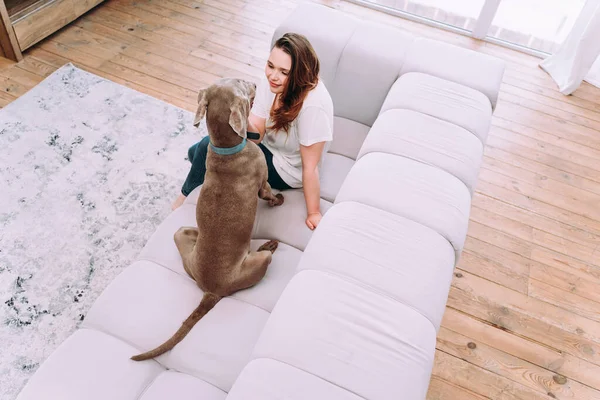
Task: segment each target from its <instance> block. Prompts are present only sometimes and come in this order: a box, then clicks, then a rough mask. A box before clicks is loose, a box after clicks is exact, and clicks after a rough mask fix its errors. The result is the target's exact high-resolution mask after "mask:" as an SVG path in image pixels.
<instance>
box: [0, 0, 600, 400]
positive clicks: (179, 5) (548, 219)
mask: <svg viewBox="0 0 600 400" xmlns="http://www.w3.org/2000/svg"><path fill="white" fill-rule="evenodd" d="M303 1H308V0H281V1H279V0H255V1H252V0H204V1H192V0H160V1H159V0H135V1H134V0H108V1H107V2H106V3H103V4H102V5H100V6H99V7H97V8H96V9H94V10H93V11H92V12H90V13H88V14H87V15H85V16H83V17H82V18H80V19H78V20H77V21H75V22H74V23H72V24H71V25H69V26H68V27H66V28H64V29H63V30H61V31H60V32H58V33H56V34H54V35H53V36H51V37H50V38H48V39H47V40H45V41H44V42H42V43H40V44H38V45H37V46H35V47H34V48H33V49H31V50H29V51H27V52H25V59H24V60H23V61H22V62H20V63H18V64H14V63H12V62H4V63H0V89H1V90H0V105H2V106H4V105H5V104H7V103H9V102H11V101H12V100H14V99H15V98H17V97H19V96H21V95H22V94H23V93H25V92H26V91H27V90H29V89H31V88H32V87H33V86H35V85H36V84H37V83H38V82H40V81H41V80H42V79H43V78H44V77H45V76H47V75H48V74H50V73H52V72H53V71H54V70H55V69H56V68H58V67H60V66H62V65H63V64H65V63H67V62H73V63H74V64H75V65H77V66H79V67H81V68H83V69H85V70H88V71H90V72H93V73H95V74H98V75H100V76H103V77H106V78H108V79H110V80H112V81H114V82H118V83H121V84H124V85H127V86H130V87H132V88H134V89H137V90H139V91H142V92H145V93H148V94H150V95H152V96H154V97H157V98H160V99H163V100H166V101H167V102H170V103H172V104H175V105H177V106H180V107H183V108H185V109H188V110H190V111H195V101H196V94H197V91H198V89H199V88H200V87H202V86H205V85H207V84H210V83H211V82H212V81H213V80H214V79H216V78H217V77H220V76H238V77H258V76H260V75H261V73H262V68H263V65H264V62H265V60H266V57H267V54H268V49H269V44H270V39H271V35H272V33H273V30H274V28H275V26H276V25H278V24H279V23H280V22H281V21H282V19H283V18H284V17H286V16H287V15H288V14H289V13H290V12H291V10H292V9H293V7H295V5H297V4H298V3H301V2H303ZM317 2H319V3H323V4H328V5H333V6H335V7H337V8H339V9H341V10H343V11H345V12H348V13H351V14H356V15H360V16H361V17H362V18H365V19H371V20H378V21H381V22H382V23H386V24H391V25H394V26H397V27H399V28H401V29H405V30H407V31H410V32H413V33H416V34H420V35H423V36H427V37H432V38H436V39H439V40H442V41H446V42H450V43H453V44H457V45H460V46H464V47H467V48H471V49H474V50H477V51H480V52H483V53H488V54H492V55H495V56H498V57H501V58H502V59H504V60H506V61H507V63H508V64H507V70H506V74H505V77H504V84H503V86H502V92H501V94H500V101H499V104H498V108H497V110H496V112H495V117H494V120H493V127H492V131H491V134H490V137H489V141H488V146H487V150H486V152H485V159H484V164H483V167H482V169H481V173H480V178H479V182H478V185H477V192H476V194H475V196H474V201H473V207H472V217H471V222H470V227H469V235H468V239H467V243H466V248H465V251H464V253H463V257H462V260H461V261H460V263H459V266H458V269H457V270H456V274H455V278H454V281H453V284H452V288H451V290H450V296H449V299H448V308H447V310H446V314H445V318H444V322H443V327H442V329H441V331H440V333H439V338H438V346H437V349H438V350H437V353H436V362H435V367H434V371H433V379H432V382H431V386H430V390H429V394H428V399H445V400H459V399H468V400H474V399H487V398H490V399H521V400H536V399H550V398H558V399H578V400H585V399H600V90H599V89H596V88H593V87H592V86H590V85H588V84H584V85H583V86H582V87H581V88H580V89H579V90H578V91H577V92H575V94H574V95H573V96H569V97H567V96H563V95H561V94H560V93H558V92H557V91H556V88H555V85H554V83H553V81H551V80H550V79H549V77H548V76H547V75H546V74H545V73H544V72H543V71H541V70H540V69H539V68H538V67H537V64H538V62H539V59H536V58H533V57H530V56H526V55H523V54H520V53H516V52H513V51H510V50H507V49H504V48H501V47H498V46H494V45H491V44H485V43H483V42H480V41H476V40H472V39H470V38H467V37H464V36H459V35H456V34H452V33H448V32H445V31H440V30H436V29H434V28H431V27H427V26H424V25H420V24H417V23H414V22H410V21H407V20H403V19H399V18H395V17H392V16H389V15H384V14H381V13H379V12H375V11H372V10H368V9H364V8H361V7H359V6H357V5H354V4H351V3H346V2H344V1H340V0H319V1H317Z"/></svg>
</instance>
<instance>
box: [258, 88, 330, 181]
mask: <svg viewBox="0 0 600 400" xmlns="http://www.w3.org/2000/svg"><path fill="white" fill-rule="evenodd" d="M274 100H275V94H274V93H273V92H271V90H270V88H269V81H268V80H267V78H266V77H263V78H262V79H261V81H260V83H259V84H258V86H257V88H256V96H255V98H254V105H253V106H252V110H251V112H252V114H254V115H256V116H257V117H260V118H265V119H266V126H267V130H266V132H265V136H264V137H263V141H262V143H263V144H264V145H265V147H266V148H267V149H269V151H271V153H273V165H274V167H275V170H276V171H277V173H278V174H279V176H280V177H281V179H283V180H284V182H285V183H287V184H288V185H290V186H291V187H293V188H300V187H302V158H301V156H300V145H301V144H302V145H303V146H310V145H312V144H315V143H317V142H326V143H325V149H324V150H323V155H322V156H321V163H322V161H323V157H324V156H325V153H326V152H327V150H328V149H329V145H330V144H331V141H332V140H333V102H332V100H331V96H330V95H329V92H328V91H327V88H326V87H325V85H324V84H323V81H321V80H319V83H318V84H317V86H316V87H315V88H314V89H313V90H311V91H310V92H308V95H307V96H306V98H305V99H304V103H303V104H302V108H301V109H300V113H299V114H298V117H297V118H296V119H295V120H294V121H292V122H291V123H290V127H289V129H288V133H286V132H285V131H284V130H280V131H273V130H271V129H269V126H271V125H273V121H272V120H271V118H270V116H269V115H270V111H271V106H272V105H273V101H274ZM321 163H320V164H319V167H320V166H321Z"/></svg>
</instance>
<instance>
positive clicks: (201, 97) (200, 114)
mask: <svg viewBox="0 0 600 400" xmlns="http://www.w3.org/2000/svg"><path fill="white" fill-rule="evenodd" d="M207 92H208V89H200V91H199V92H198V109H197V110H196V116H195V117H194V126H195V127H198V125H200V121H202V119H203V118H204V116H205V115H206V107H207V106H208V93H207Z"/></svg>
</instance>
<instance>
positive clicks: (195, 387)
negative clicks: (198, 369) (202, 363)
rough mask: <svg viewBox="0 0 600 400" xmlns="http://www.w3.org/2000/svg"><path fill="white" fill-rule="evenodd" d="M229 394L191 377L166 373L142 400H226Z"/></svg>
mask: <svg viewBox="0 0 600 400" xmlns="http://www.w3.org/2000/svg"><path fill="white" fill-rule="evenodd" d="M226 396H227V393H225V392H224V391H222V390H220V389H217V388H216V387H214V386H212V385H211V384H209V383H206V382H204V381H202V380H200V379H197V378H194V377H193V376H191V375H187V374H182V373H180V372H176V371H165V372H163V373H162V374H160V375H159V376H158V377H157V378H156V379H155V380H154V382H152V385H150V387H148V389H147V390H146V391H145V392H144V394H143V395H142V397H140V398H139V399H140V400H166V399H177V400H198V399H201V400H225V397H226Z"/></svg>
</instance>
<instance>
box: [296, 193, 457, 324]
mask: <svg viewBox="0 0 600 400" xmlns="http://www.w3.org/2000/svg"><path fill="white" fill-rule="evenodd" d="M357 227H360V229H357ZM454 261H455V258H454V249H453V248H452V246H451V245H450V243H449V242H448V241H447V240H446V239H444V238H443V237H442V236H440V235H439V234H438V233H437V232H435V231H433V230H431V229H429V228H427V227H425V226H423V225H421V224H419V223H416V222H414V221H411V220H409V219H406V218H404V217H401V216H398V215H395V214H391V213H389V212H387V211H382V210H379V209H377V208H373V207H370V206H367V205H364V204H360V203H355V202H344V203H339V204H336V205H334V206H333V207H332V208H331V209H330V210H329V211H328V212H327V215H326V216H325V217H324V218H323V219H322V220H321V223H320V224H319V228H318V229H317V230H316V231H315V233H314V235H313V238H312V240H311V241H310V243H309V244H308V246H307V247H306V250H305V251H304V255H303V256H302V260H301V261H300V264H299V266H298V270H299V271H303V270H318V271H325V272H329V273H333V274H336V275H338V276H341V277H343V278H344V279H350V280H351V281H352V282H354V283H356V284H357V285H364V286H367V287H369V288H371V289H372V290H375V291H378V292H381V293H383V294H385V295H387V296H390V297H391V298H393V299H395V300H397V301H399V302H401V303H403V304H405V305H407V306H409V307H412V308H414V309H415V310H417V311H418V312H419V313H420V314H422V315H424V316H425V317H426V318H427V319H429V321H431V323H432V324H433V326H434V327H435V329H436V330H437V329H439V327H440V324H441V322H442V316H443V315H444V310H445V306H446V301H447V299H448V289H449V287H450V283H451V281H452V272H453V270H454Z"/></svg>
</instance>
